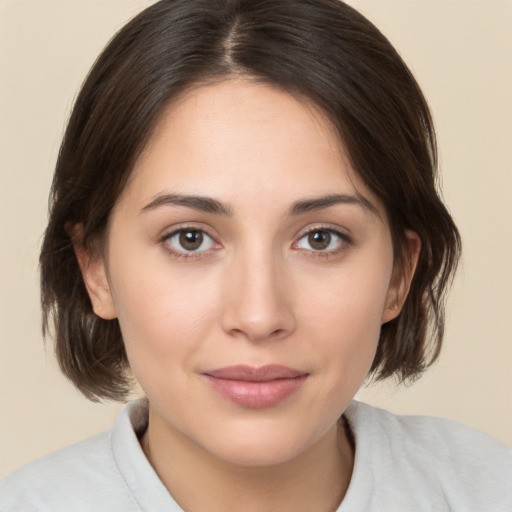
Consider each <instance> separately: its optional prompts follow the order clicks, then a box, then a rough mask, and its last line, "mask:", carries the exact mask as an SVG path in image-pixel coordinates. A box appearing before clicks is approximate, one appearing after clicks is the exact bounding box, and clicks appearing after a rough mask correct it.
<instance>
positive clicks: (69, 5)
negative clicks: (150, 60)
mask: <svg viewBox="0 0 512 512" xmlns="http://www.w3.org/2000/svg"><path fill="white" fill-rule="evenodd" d="M150 3H151V2H149V1H143V0H0V173H1V177H0V223H1V224H0V229H1V232H0V247H1V249H0V393H1V400H0V476H2V475H5V474H6V473H8V472H10V471H11V470H13V469H15V468H16V467H19V466H20V465H22V464H24V463H26V462H29V461H30V460H33V459H34V458H36V457H38V456H40V455H43V454H45V453H48V452H50V451H52V450H55V449H57V448H59V447H61V446H64V445H66V444H69V443H71V442H74V441H77V440H80V439H83V438H85V437H87V436H90V435H92V434H94V433H96V432H98V431H99V430H102V429H104V428H108V427H110V426H111V425H112V423H113V421H114V418H115V415H116V413H117V411H118V410H119V408H120V407H121V405H120V404H92V403H89V402H87V401H86V400H85V399H84V398H83V397H81V395H79V394H78V392H77V391H75V390H74V388H73V387H72V386H71V385H70V384H69V383H68V382H67V381H66V380H65V379H64V377H62V376H61V375H60V373H59V371H58V369H57V367H56V364H55V361H54V357H53V352H52V351H53V348H52V345H51V342H48V343H47V345H46V348H45V345H44V344H43V340H42V337H41V333H40V313H39V294H38V273H37V260H38V250H39V244H40V240H41V234H42V232H43V230H44V227H45V221H46V212H47V196H48V190H49V187H50V181H51V177H52V171H53V166H54V164H55V160H56V155H57V151H58V148H59V145H60V139H61V136H62V133H63V129H64V125H65V121H66V119H67V116H68V115H69V111H70V108H71V105H72V102H73V98H74V97H75V95H76V93H77V90H78V87H79V85H80V83H81V82H82V80H83V78H84V76H85V74H86V73H87V71H88V69H89V67H90V66H91V64H92V63H93V61H94V60H95V58H96V56H97V54H98V53H99V52H100V50H101V49H102V47H103V46H104V45H105V43H106V42H107V41H108V40H109V39H110V38H111V36H112V35H113V34H114V32H115V31H116V30H117V29H119V28H120V27H121V26H122V25H123V24H124V23H125V22H126V21H127V20H128V19H129V18H131V17H132V16H133V15H135V14H136V13H137V12H139V11H140V10H141V9H142V8H144V7H146V6H147V5H149V4H150ZM350 3H351V4H352V5H354V6H355V7H357V8H359V9H360V10H361V11H362V12H363V13H364V14H366V15H367V16H368V17H369V18H370V19H371V20H372V21H374V22H375V23H376V24H377V26H378V27H379V28H380V29H381V30H382V31H383V32H384V33H385V34H386V35H387V36H388V37H389V38H390V40H391V41H392V42H393V43H394V44H395V46H396V47H397V49H398V50H399V52H400V53H401V54H402V56H403V57H404V59H405V60H406V62H407V63H408V64H409V65H410V67H411V69H412V70H413V72H414V73H415V75H416V77H417V79H418V81H419V83H420V85H421V86H422V88H423V90H424V92H425V94H426V96H427V99H428V100H429V102H430V104H431V107H432V110H433V113H434V118H435V121H436V126H437V130H438V136H439V147H440V155H441V167H442V174H443V185H444V186H443V188H444V196H445V199H446V201H447V203H448V205H449V208H450V210H451V212H452V214H453V216H454V217H455V220H456V222H457V223H458V225H459V227H460V231H461V233H462V237H463V241H464V260H463V265H462V267H461V269H460V272H459V274H458V277H457V280H456V282H455V286H454V289H453V291H452V294H451V297H450V302H449V309H448V325H447V333H446V342H445V347H444V351H443V354H442V358H441V360H440V362H439V363H438V364H436V366H435V367H433V368H432V369H431V370H430V371H429V372H428V373H427V374H426V375H425V376H424V377H423V378H422V379H421V380H420V381H419V382H417V383H416V384H415V385H414V386H412V387H409V388H405V389H404V388H399V389H397V388H396V386H395V385H394V384H393V383H388V384H381V385H376V386H372V387H370V388H369V389H365V390H362V391H361V392H360V393H359V394H358V398H361V399H364V400H367V401H369V402H371V403H374V404H377V405H381V406H384V407H386V408H389V409H391V410H393V411H395V412H398V413H405V414H409V413H414V414H417V413H419V414H431V415H438V416H445V417H450V418H453V419H456V420H458V421H462V422H464V423H466V424H469V425H472V426H473V427H476V428H478V429H481V430H484V431H486V432H489V433H490V434H492V435H494V436H496V437H498V438H499V439H501V440H502V441H504V442H505V443H507V444H508V445H510V446H512V340H511V334H510V319H511V317H512V300H511V289H512V242H511V240H512V229H511V228H512V219H511V217H512V214H511V212H512V207H511V202H512V143H511V140H512V100H511V94H512V31H511V30H510V28H511V27H512V2H511V1H509V0H501V1H500V0H481V1H479V0H439V1H435V0H353V1H352V2H350Z"/></svg>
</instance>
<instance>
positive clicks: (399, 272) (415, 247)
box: [382, 230, 421, 324]
mask: <svg viewBox="0 0 512 512" xmlns="http://www.w3.org/2000/svg"><path fill="white" fill-rule="evenodd" d="M405 237H406V241H407V249H406V255H405V262H404V265H401V266H399V267H397V268H395V270H394V272H393V274H394V275H393V277H392V280H391V283H390V286H389V289H388V295H387V299H386V306H385V309H384V311H383V313H382V323H383V324H384V323H386V322H389V321H391V320H394V319H395V318H396V317H397V316H398V315H399V314H400V312H401V311H402V307H403V305H404V303H405V300H406V299H407V295H408V293H409V289H410V287H411V282H412V279H413V277H414V272H415V271H416V266H417V264H418V259H419V256H420V252H421V239H420V237H419V235H418V234H417V233H416V232H414V231H410V230H406V231H405Z"/></svg>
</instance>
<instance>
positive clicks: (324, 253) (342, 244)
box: [159, 226, 353, 260]
mask: <svg viewBox="0 0 512 512" xmlns="http://www.w3.org/2000/svg"><path fill="white" fill-rule="evenodd" d="M191 232H195V233H199V234H201V236H202V237H204V236H205V235H206V237H208V238H209V239H210V244H212V246H213V247H208V248H207V249H206V250H202V251H197V250H190V251H187V250H186V249H184V248H183V249H182V250H177V249H174V248H172V247H171V246H170V244H169V242H170V240H172V239H173V238H174V237H176V236H178V235H180V234H185V233H191ZM313 233H328V234H329V235H330V236H332V235H334V236H335V237H337V238H338V239H339V243H338V245H339V247H337V248H335V249H331V250H321V249H318V250H315V249H304V252H305V253H308V256H310V257H319V258H330V257H335V256H337V255H338V254H340V253H341V252H343V251H344V250H345V249H346V248H347V246H350V245H352V244H353V241H352V239H351V238H350V237H349V236H348V235H347V234H345V233H342V232H341V231H338V230H336V229H333V228H331V227H327V226H316V227H314V228H311V229H309V230H308V231H306V232H304V233H302V234H301V235H300V237H299V238H298V239H297V241H296V242H294V243H293V245H292V247H293V248H296V249H298V250H301V248H300V247H297V245H298V244H299V242H300V241H301V240H303V239H305V238H306V237H308V236H309V235H311V234H313ZM203 242H204V241H202V243H203ZM159 243H161V244H162V245H163V246H164V248H165V250H166V251H167V252H169V253H170V254H171V255H172V256H174V257H177V258H184V259H188V260H191V259H198V258H204V257H208V256H210V255H211V252H210V251H212V250H213V251H215V250H217V249H218V248H219V247H220V244H218V242H216V240H215V238H214V237H213V236H212V235H210V234H209V233H208V232H207V231H206V230H205V229H203V228H197V227H194V226H184V227H181V228H178V229H175V230H173V231H172V232H171V233H168V234H166V235H164V236H163V237H161V238H160V240H159ZM202 243H201V245H202ZM215 246H216V247H215Z"/></svg>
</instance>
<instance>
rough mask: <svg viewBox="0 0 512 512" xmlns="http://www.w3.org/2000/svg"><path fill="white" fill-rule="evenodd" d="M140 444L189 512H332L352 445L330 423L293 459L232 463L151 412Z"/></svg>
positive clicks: (346, 481)
mask: <svg viewBox="0 0 512 512" xmlns="http://www.w3.org/2000/svg"><path fill="white" fill-rule="evenodd" d="M141 445H142V448H143V450H144V452H145V454H146V456H147V458H148V460H149V461H150V463H151V464H152V466H153V468H154V469H155V471H156V472H157V474H158V476H159V477H160V479H161V480H162V482H163V483H164V485H165V486H166V487H167V489H168V490H169V492H170V493H171V494H172V496H173V498H174V499H175V500H176V502H177V503H178V504H179V505H180V506H181V507H182V508H183V509H184V510H187V511H188V512H200V511H204V510H208V511H210V512H220V511H222V512H231V511H233V512H235V511H236V512H238V511H240V510H243V511H244V512H253V511H254V512H256V511H257V512H267V511H269V512H270V511H272V512H273V511H275V510H279V511H280V512H288V511H294V512H297V511H301V512H309V511H311V512H313V511H314V512H334V511H335V510H336V509H337V508H338V506H339V504H340V503H341V501H342V499H343V497H344V495H345V493H346V490H347V488H348V485H349V482H350V477H351V474H352V468H353V461H354V457H353V447H352V445H351V442H350V440H349V439H348V438H347V431H346V430H345V429H344V428H343V427H342V426H340V428H337V426H333V427H332V429H330V430H329V431H328V432H327V433H326V434H325V435H324V436H323V437H322V438H321V439H319V440H318V441H317V442H316V443H314V444H313V445H312V446H310V447H309V448H308V449H307V450H305V451H304V452H302V453H301V454H299V455H298V456H296V457H295V458H294V459H293V460H290V461H286V462H283V463H280V464H274V465H269V466H250V465H240V464H232V463H230V462H226V461H224V460H221V459H219V458H217V457H215V456H214V455H212V454H210V453H206V452H205V451H204V450H203V449H202V448H201V447H200V446H198V445H197V444H195V443H193V442H192V441H191V440H190V439H188V438H187V437H185V436H183V435H182V434H181V433H179V432H176V431H169V429H168V428H167V429H166V428H165V427H164V428H162V425H159V422H158V421H154V419H152V417H151V415H150V421H149V427H148V430H147V432H146V433H145V434H144V437H143V438H142V440H141Z"/></svg>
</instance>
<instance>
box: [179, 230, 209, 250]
mask: <svg viewBox="0 0 512 512" xmlns="http://www.w3.org/2000/svg"><path fill="white" fill-rule="evenodd" d="M203 238H204V237H203V233H202V232H201V231H196V230H189V231H185V230H183V231H181V232H180V234H179V243H180V245H181V247H182V248H183V249H185V250H186V251H197V249H199V248H200V247H201V244H202V243H203Z"/></svg>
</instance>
